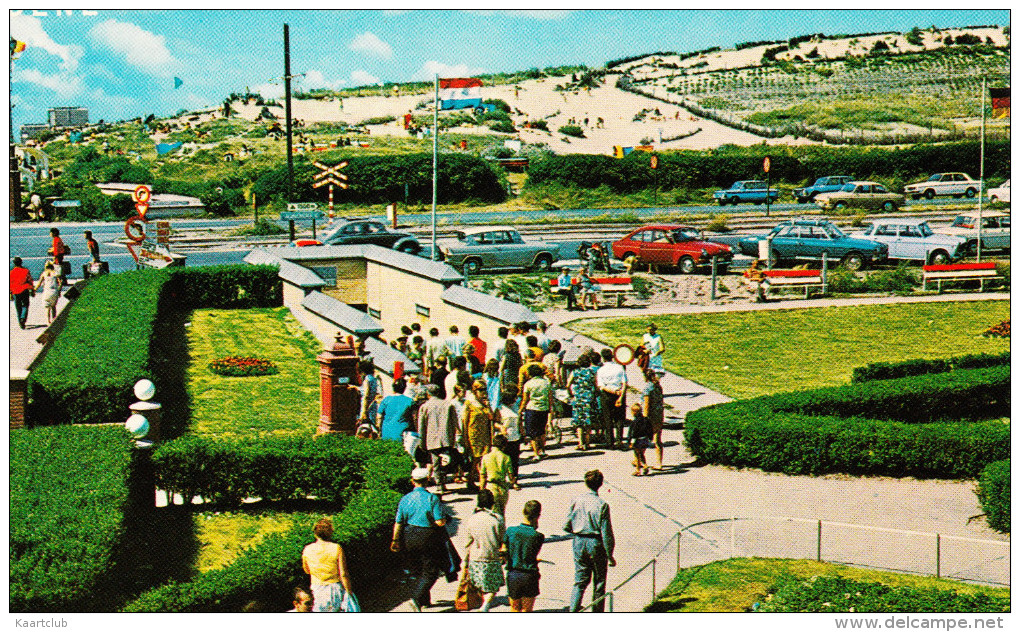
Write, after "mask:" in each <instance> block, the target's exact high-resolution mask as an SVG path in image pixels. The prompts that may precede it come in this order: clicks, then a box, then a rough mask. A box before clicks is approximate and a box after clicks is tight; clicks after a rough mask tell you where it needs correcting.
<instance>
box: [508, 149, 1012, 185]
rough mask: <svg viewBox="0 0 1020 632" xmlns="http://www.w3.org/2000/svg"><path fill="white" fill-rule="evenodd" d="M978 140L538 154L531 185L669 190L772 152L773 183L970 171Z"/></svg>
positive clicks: (729, 177)
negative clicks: (934, 169)
mask: <svg viewBox="0 0 1020 632" xmlns="http://www.w3.org/2000/svg"><path fill="white" fill-rule="evenodd" d="M1009 147H1010V145H1009V142H1008V141H992V142H989V143H988V144H987V151H988V152H990V153H989V154H988V156H989V157H991V156H994V159H989V160H988V163H987V164H990V165H992V164H994V165H996V167H995V168H996V169H997V172H996V173H995V174H992V176H993V177H1004V178H1005V177H1009V176H1008V173H1009V164H1010V154H1009V151H1010V149H1009ZM979 153H980V146H979V143H977V142H976V141H961V142H956V143H941V144H918V145H911V146H908V147H903V148H895V149H889V148H884V147H823V146H817V145H811V146H804V147H784V148H776V147H748V148H722V149H716V150H705V151H693V150H682V151H675V152H663V153H659V166H658V169H656V170H652V169H650V168H649V160H650V158H651V154H648V153H646V152H632V153H631V154H629V155H628V156H625V157H624V158H619V159H618V158H613V157H610V156H598V155H583V154H570V155H564V156H548V157H546V158H545V159H543V160H537V161H533V162H532V163H531V165H530V166H529V168H528V182H527V184H526V186H541V185H546V184H553V183H558V184H562V185H564V186H574V187H580V188H585V189H595V188H598V187H599V186H602V185H605V186H608V187H609V188H610V189H611V190H613V191H614V192H617V193H634V192H636V191H640V190H643V189H647V188H650V187H653V186H658V187H659V188H661V189H664V190H670V189H699V188H707V187H725V186H729V185H730V184H732V183H733V182H734V181H735V180H743V179H750V178H757V177H761V176H762V174H761V165H762V159H763V158H764V157H765V156H766V155H768V156H770V157H771V160H772V168H771V171H770V173H771V175H772V178H773V183H777V182H786V183H790V184H799V183H801V182H805V181H814V178H818V177H821V176H826V175H833V174H848V175H853V176H855V177H857V178H859V179H876V178H881V179H890V180H891V179H896V180H913V179H916V178H926V177H927V176H928V175H929V174H930V171H931V165H939V168H940V169H943V170H945V171H968V170H970V169H972V168H973V165H974V164H977V162H978V159H979Z"/></svg>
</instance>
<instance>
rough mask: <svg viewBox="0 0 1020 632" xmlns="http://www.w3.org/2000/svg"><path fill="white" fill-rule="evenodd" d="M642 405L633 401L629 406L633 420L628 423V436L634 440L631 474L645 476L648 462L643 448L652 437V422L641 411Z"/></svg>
mask: <svg viewBox="0 0 1020 632" xmlns="http://www.w3.org/2000/svg"><path fill="white" fill-rule="evenodd" d="M642 408H643V407H642V405H641V404H639V403H637V402H635V403H634V404H632V405H631V407H630V412H631V414H632V415H633V416H634V420H633V421H632V422H631V425H630V436H631V439H633V441H634V460H633V461H632V463H633V464H634V473H633V474H632V476H647V475H648V463H647V462H646V461H645V450H646V449H648V446H649V444H650V440H651V438H652V423H651V422H650V421H649V420H648V417H645V415H644V413H643V412H642Z"/></svg>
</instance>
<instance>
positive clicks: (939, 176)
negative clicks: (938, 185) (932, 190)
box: [925, 173, 942, 182]
mask: <svg viewBox="0 0 1020 632" xmlns="http://www.w3.org/2000/svg"><path fill="white" fill-rule="evenodd" d="M941 179H942V174H941V173H933V174H931V175H930V176H928V179H927V180H925V182H938V181H939V180H941Z"/></svg>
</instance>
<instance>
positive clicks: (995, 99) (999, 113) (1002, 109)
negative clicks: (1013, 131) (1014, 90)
mask: <svg viewBox="0 0 1020 632" xmlns="http://www.w3.org/2000/svg"><path fill="white" fill-rule="evenodd" d="M988 92H989V93H991V95H992V118H996V119H1003V118H1009V88H989V89H988Z"/></svg>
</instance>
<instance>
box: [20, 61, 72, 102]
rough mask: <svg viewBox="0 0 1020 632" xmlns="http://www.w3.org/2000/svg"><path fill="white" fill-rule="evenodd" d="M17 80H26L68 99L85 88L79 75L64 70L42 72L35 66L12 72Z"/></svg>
mask: <svg viewBox="0 0 1020 632" xmlns="http://www.w3.org/2000/svg"><path fill="white" fill-rule="evenodd" d="M14 78H15V80H17V81H27V82H28V83H34V84H35V85H37V86H39V87H42V88H46V89H47V90H51V91H53V93H55V94H56V95H57V96H58V97H60V98H62V99H68V98H71V97H75V96H78V95H79V94H81V93H82V92H83V91H84V89H85V84H84V83H83V82H82V80H81V77H77V76H75V75H72V74H68V73H65V72H58V73H55V74H52V75H47V74H43V73H42V72H40V71H39V70H37V69H35V68H26V69H24V70H18V71H15V73H14Z"/></svg>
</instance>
